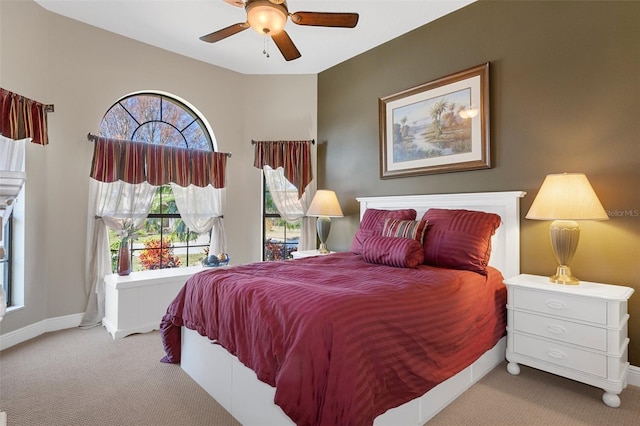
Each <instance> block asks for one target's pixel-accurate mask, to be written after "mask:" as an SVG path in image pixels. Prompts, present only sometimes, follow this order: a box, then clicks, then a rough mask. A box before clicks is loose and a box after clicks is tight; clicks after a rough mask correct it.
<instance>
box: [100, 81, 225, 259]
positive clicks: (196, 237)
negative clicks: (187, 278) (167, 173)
mask: <svg viewBox="0 0 640 426" xmlns="http://www.w3.org/2000/svg"><path fill="white" fill-rule="evenodd" d="M100 136H103V137H106V138H111V139H122V140H130V141H136V142H145V143H149V144H159V145H166V146H175V147H182V148H189V149H196V150H204V151H215V150H216V141H215V137H214V135H213V132H212V131H211V128H210V126H209V125H208V123H207V122H206V120H205V119H204V118H203V117H202V116H201V114H199V113H198V112H197V111H196V110H195V108H194V107H192V106H190V105H189V104H188V103H187V102H186V101H182V100H178V99H176V98H175V97H173V96H171V95H169V94H166V93H161V92H139V93H134V94H131V95H128V96H125V97H123V98H122V99H120V100H119V101H118V102H116V103H115V104H114V105H113V106H112V107H111V108H109V110H108V111H107V113H106V114H105V115H104V117H103V119H102V122H101V123H100ZM136 237H137V238H136V240H135V241H134V242H133V246H132V250H131V255H132V271H140V270H147V269H163V268H175V267H183V266H193V265H197V264H199V262H200V261H201V259H202V258H203V257H205V256H206V255H207V254H208V248H209V244H210V235H209V234H208V233H206V234H197V233H194V232H191V231H190V230H189V228H188V227H187V226H186V224H185V223H184V221H183V220H182V219H181V218H180V214H179V212H178V209H177V207H176V202H175V197H174V195H173V192H172V190H171V187H170V186H169V185H164V186H161V187H158V189H157V190H156V194H155V197H154V200H153V203H152V207H151V210H150V212H149V216H148V217H147V219H146V221H145V223H144V226H143V228H142V229H141V230H140V231H138V233H137V235H136ZM119 242H120V239H119V237H118V236H117V234H116V233H115V232H113V231H110V232H109V244H110V247H111V253H112V256H111V258H112V266H113V268H114V271H115V262H116V260H117V249H118V245H119Z"/></svg>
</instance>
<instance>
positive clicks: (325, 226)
mask: <svg viewBox="0 0 640 426" xmlns="http://www.w3.org/2000/svg"><path fill="white" fill-rule="evenodd" d="M316 228H317V229H318V238H319V239H320V247H319V248H318V252H319V253H321V254H326V253H329V249H327V243H326V241H327V238H328V237H329V231H330V230H331V218H329V217H326V216H320V217H318V221H317V222H316Z"/></svg>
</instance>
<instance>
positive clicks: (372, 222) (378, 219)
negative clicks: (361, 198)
mask: <svg viewBox="0 0 640 426" xmlns="http://www.w3.org/2000/svg"><path fill="white" fill-rule="evenodd" d="M416 215H417V213H416V211H415V210H414V209H403V210H380V209H367V210H365V212H364V214H363V215H362V220H361V221H360V227H359V228H358V231H357V232H356V235H354V237H353V242H352V243H351V252H352V253H356V254H362V244H363V243H364V241H365V240H366V239H367V238H369V237H373V236H379V235H382V229H383V228H384V220H385V219H386V218H392V219H405V220H414V219H415V218H416Z"/></svg>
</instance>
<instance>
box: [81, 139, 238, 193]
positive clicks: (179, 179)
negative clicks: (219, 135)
mask: <svg viewBox="0 0 640 426" xmlns="http://www.w3.org/2000/svg"><path fill="white" fill-rule="evenodd" d="M227 157H228V154H225V153H222V152H211V151H199V150H190V149H186V148H178V147H173V146H165V145H154V144H147V143H144V142H134V141H126V140H119V139H108V138H101V137H98V138H96V139H95V145H94V149H93V160H92V163H91V174H90V176H91V177H92V178H93V179H96V180H98V181H100V182H115V181H118V180H122V181H124V182H128V183H133V184H136V183H141V182H144V181H147V182H149V184H151V185H154V186H160V185H165V184H168V183H171V182H173V183H175V184H177V185H180V186H185V187H186V186H189V185H192V184H193V185H195V186H199V187H205V186H207V185H209V184H211V185H212V186H213V187H214V188H224V187H225V186H226V177H225V176H226V167H227Z"/></svg>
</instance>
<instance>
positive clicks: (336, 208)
mask: <svg viewBox="0 0 640 426" xmlns="http://www.w3.org/2000/svg"><path fill="white" fill-rule="evenodd" d="M307 216H315V217H342V216H344V215H343V214H342V209H341V208H340V203H339V202H338V197H337V196H336V193H335V192H334V191H330V190H328V189H319V190H318V191H316V195H315V196H314V197H313V200H312V201H311V205H310V206H309V208H308V209H307Z"/></svg>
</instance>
